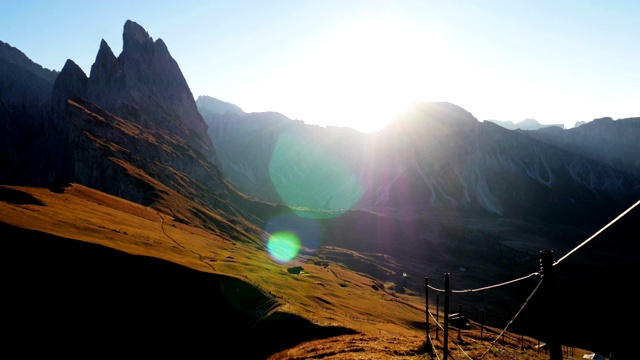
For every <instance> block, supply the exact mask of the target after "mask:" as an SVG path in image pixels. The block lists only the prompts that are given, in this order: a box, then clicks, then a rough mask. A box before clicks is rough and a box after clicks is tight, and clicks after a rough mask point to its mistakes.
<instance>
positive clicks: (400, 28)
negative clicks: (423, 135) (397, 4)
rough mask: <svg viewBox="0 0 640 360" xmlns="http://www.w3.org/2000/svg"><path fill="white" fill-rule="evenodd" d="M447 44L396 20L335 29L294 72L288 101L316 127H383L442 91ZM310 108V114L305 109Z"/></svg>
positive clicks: (368, 21)
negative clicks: (407, 109) (307, 116)
mask: <svg viewBox="0 0 640 360" xmlns="http://www.w3.org/2000/svg"><path fill="white" fill-rule="evenodd" d="M443 55H446V49H445V46H443V45H442V44H440V43H439V42H438V41H437V39H436V38H434V37H433V36H431V35H429V34H426V33H424V32H421V31H419V30H416V29H411V28H410V27H409V26H407V25H404V24H403V23H401V22H400V21H398V20H396V19H394V18H392V17H380V16H377V17H367V18H362V19H359V20H354V21H352V22H350V23H348V24H343V25H342V26H339V27H337V28H335V29H334V31H333V32H331V33H330V34H329V35H328V36H327V37H326V38H325V40H324V41H321V42H319V43H318V44H314V45H313V46H311V48H310V50H309V51H308V52H307V53H306V54H305V56H304V57H303V58H302V61H299V62H297V63H296V64H297V65H296V66H295V67H294V68H293V69H288V71H287V73H286V74H287V75H286V77H288V79H285V81H284V82H282V83H284V84H295V86H294V88H295V89H294V90H289V91H288V97H289V99H290V100H292V103H293V104H294V105H293V106H294V107H297V108H299V109H300V111H299V113H307V114H310V113H311V114H313V115H312V116H314V118H313V119H310V118H306V119H304V118H303V119H302V120H305V121H307V120H308V121H307V122H310V123H325V124H331V125H338V126H349V127H353V128H355V129H358V130H360V131H364V132H370V131H374V130H378V129H381V128H382V127H384V126H385V125H386V124H387V123H388V122H389V121H390V120H392V118H393V117H394V116H395V115H397V114H398V113H399V112H400V111H402V110H403V109H404V108H405V107H406V105H407V104H409V103H411V102H413V101H422V99H427V98H432V97H434V96H435V95H436V93H437V92H439V91H441V90H442V88H441V87H439V86H434V85H436V84H442V83H443V80H444V79H442V78H441V77H442V75H440V74H441V72H440V71H439V70H441V69H442V68H443V67H446V66H447V64H445V62H444V61H443V59H444V58H446V56H443ZM302 109H304V111H302Z"/></svg>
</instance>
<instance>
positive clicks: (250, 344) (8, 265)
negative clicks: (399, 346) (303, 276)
mask: <svg viewBox="0 0 640 360" xmlns="http://www.w3.org/2000/svg"><path fill="white" fill-rule="evenodd" d="M0 233H1V234H3V235H2V241H3V243H2V246H3V251H2V253H3V255H4V256H3V259H2V262H1V263H2V273H3V274H4V275H3V285H2V292H3V294H4V295H3V307H2V308H3V311H2V318H3V321H2V327H3V329H4V330H5V331H4V334H5V335H4V339H3V344H4V346H3V348H4V349H3V351H9V350H12V351H16V352H15V353H16V354H21V356H39V355H47V356H55V355H64V356H70V357H79V356H89V357H93V356H94V355H98V354H100V355H106V354H111V355H114V356H120V355H123V354H127V356H143V357H150V356H159V355H165V356H167V355H174V356H179V357H181V358H188V357H190V356H195V355H199V356H209V357H213V358H219V357H220V356H223V357H224V358H243V359H264V358H265V357H266V356H268V355H269V354H271V353H273V352H276V351H279V350H283V349H286V348H288V347H291V346H293V345H296V344H298V343H300V342H302V341H305V340H308V339H313V338H323V337H328V336H335V335H341V334H347V333H353V331H350V330H347V329H343V328H339V327H320V326H317V325H313V324H311V323H310V322H308V321H307V320H304V319H303V318H300V317H297V316H295V315H290V314H281V313H274V314H273V315H272V316H270V317H268V318H264V319H260V318H259V317H258V315H257V314H256V312H255V308H256V307H257V306H258V305H262V304H265V303H267V302H269V301H272V299H270V298H269V297H268V295H265V294H263V293H262V292H260V291H259V290H258V289H256V288H255V287H253V286H252V285H250V284H248V283H247V282H244V281H242V280H239V279H237V278H233V277H229V276H224V275H216V274H210V273H204V272H200V271H196V270H193V269H190V268H188V267H184V266H181V265H178V264H174V263H171V262H168V261H165V260H161V259H157V258H153V257H146V256H136V255H131V254H127V253H125V252H122V251H119V250H115V249H111V248H108V247H105V246H101V245H97V244H91V243H86V242H82V241H77V240H72V239H65V238H60V237H57V236H54V235H50V234H45V233H40V232H36V231H30V230H26V229H20V228H16V227H12V226H10V225H7V224H5V223H1V222H0Z"/></svg>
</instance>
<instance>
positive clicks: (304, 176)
mask: <svg viewBox="0 0 640 360" xmlns="http://www.w3.org/2000/svg"><path fill="white" fill-rule="evenodd" d="M269 175H270V177H271V182H272V184H273V186H274V188H275V189H276V191H277V192H278V195H280V198H281V199H282V200H283V201H284V203H285V204H286V205H288V206H289V208H290V209H291V210H293V211H294V212H296V213H297V214H298V216H301V217H307V218H314V219H322V218H325V219H326V218H333V217H337V216H340V215H342V214H343V213H344V212H345V211H347V210H349V209H351V207H353V206H354V205H355V204H356V203H357V202H358V201H359V200H360V197H361V196H362V194H363V192H364V190H363V186H362V183H361V181H360V180H359V178H358V177H357V176H356V175H355V173H354V172H353V171H352V170H351V169H350V167H349V166H348V164H347V162H345V161H344V159H338V158H335V157H334V156H333V155H332V154H331V152H330V151H328V150H327V149H325V146H324V144H320V143H317V141H316V140H315V139H313V138H306V137H305V136H304V135H303V134H289V133H285V134H282V135H281V137H280V138H279V139H278V142H277V143H276V146H275V148H274V150H273V153H272V155H271V161H270V163H269Z"/></svg>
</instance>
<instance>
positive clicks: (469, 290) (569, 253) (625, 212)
mask: <svg viewBox="0 0 640 360" xmlns="http://www.w3.org/2000/svg"><path fill="white" fill-rule="evenodd" d="M639 205H640V201H638V202H636V203H635V204H633V205H632V206H631V207H629V208H628V209H627V210H625V211H624V212H622V213H621V214H620V215H619V216H617V217H616V218H615V219H613V220H612V221H611V222H609V223H608V224H607V225H605V226H604V227H602V228H601V229H599V230H598V231H596V232H595V233H594V234H593V235H592V236H590V237H589V238H587V239H586V240H585V241H583V242H582V243H580V244H579V245H578V246H576V247H575V248H573V249H572V250H570V251H569V252H567V253H566V254H565V255H564V256H562V257H561V258H560V259H558V260H557V261H555V262H553V263H551V264H550V266H551V267H553V266H556V265H558V264H559V263H561V262H562V261H564V260H566V259H567V258H568V257H569V256H571V255H572V254H574V253H575V252H576V251H577V250H579V249H580V248H581V247H583V246H584V245H586V244H587V243H589V242H590V241H592V240H593V239H595V238H596V237H597V236H598V235H600V234H601V233H602V232H603V231H605V230H606V229H607V228H609V227H610V226H612V225H613V224H615V223H616V222H617V221H619V220H620V219H621V218H623V217H624V216H625V215H627V214H628V213H629V212H630V211H632V210H633V209H634V208H636V207H637V206H639ZM541 261H542V260H541ZM538 275H544V274H543V271H537V272H533V273H531V274H528V275H525V276H522V277H519V278H515V279H512V280H509V281H505V282H501V283H498V284H494V285H490V286H484V287H480V288H473V289H462V290H451V289H448V292H449V293H472V292H480V291H485V290H489V289H495V288H499V287H502V286H507V285H511V284H514V283H517V282H520V281H522V280H526V279H529V278H531V277H533V276H538ZM542 283H543V279H541V280H540V281H539V282H538V284H537V285H536V287H535V288H534V290H533V291H532V292H531V294H530V295H529V296H528V297H527V299H526V300H525V301H524V303H523V304H522V306H521V307H520V309H519V310H518V311H517V312H516V314H515V315H514V316H513V317H512V318H511V319H510V320H509V321H508V323H507V324H506V326H505V327H504V329H502V331H501V332H500V334H498V336H497V337H496V339H495V340H493V341H492V342H491V343H490V346H489V348H488V349H487V350H486V351H485V352H484V354H483V355H482V356H481V357H480V359H482V358H484V356H485V355H486V354H488V353H489V352H490V351H491V349H492V348H493V347H494V346H495V345H496V343H497V341H498V340H499V339H500V337H502V336H503V335H504V333H505V332H506V331H507V329H508V328H509V326H510V325H511V324H512V323H513V322H514V321H515V319H516V318H517V317H518V315H520V313H521V312H522V311H523V309H524V308H525V306H526V305H527V304H528V303H529V302H530V300H531V299H532V297H533V295H534V294H535V293H536V292H537V291H538V290H539V289H540V287H541V285H542ZM427 289H431V290H434V291H437V292H444V293H445V294H446V293H447V290H444V289H440V288H437V287H434V286H431V285H427ZM427 312H428V313H429V316H430V317H431V319H433V320H434V322H435V324H436V326H437V327H438V328H439V329H442V330H443V331H447V330H446V329H444V328H443V327H442V326H441V325H440V323H439V322H438V321H437V319H436V318H434V316H433V314H432V313H431V311H429V308H428V306H427ZM447 315H448V314H445V316H447ZM428 333H429V329H428V328H427V335H428ZM427 339H428V340H429V341H430V342H431V344H432V346H433V342H432V341H431V337H430V336H429V335H428V336H427ZM456 345H457V346H458V347H459V349H460V350H461V352H462V353H463V354H464V355H465V356H466V357H467V358H469V359H471V357H469V355H468V354H467V353H466V352H465V351H464V349H462V348H461V347H460V345H459V344H456ZM444 347H445V349H446V347H447V344H445V346H444ZM434 351H435V346H434ZM436 356H437V355H436ZM444 356H445V358H446V354H445V355H444ZM438 359H439V358H438Z"/></svg>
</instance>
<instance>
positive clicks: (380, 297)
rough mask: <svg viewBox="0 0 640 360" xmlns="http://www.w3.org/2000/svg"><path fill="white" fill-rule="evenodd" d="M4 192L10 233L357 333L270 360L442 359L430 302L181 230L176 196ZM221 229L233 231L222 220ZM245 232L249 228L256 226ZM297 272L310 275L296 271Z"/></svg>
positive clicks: (470, 335) (0, 196) (334, 266)
mask: <svg viewBox="0 0 640 360" xmlns="http://www.w3.org/2000/svg"><path fill="white" fill-rule="evenodd" d="M0 190H1V191H0V219H2V222H4V223H6V224H8V225H10V226H14V227H19V228H23V229H29V230H34V231H38V232H42V233H48V234H52V235H56V236H59V237H63V238H68V239H74V240H77V241H82V242H89V243H95V244H99V245H103V246H106V247H109V248H112V249H116V250H120V251H123V252H126V253H129V254H133V255H144V256H149V257H154V258H158V259H162V260H166V261H170V262H173V263H176V264H179V265H182V266H185V267H188V268H191V269H194V270H198V271H201V272H206V273H212V274H220V275H228V276H232V277H236V278H239V279H241V280H243V281H246V282H247V283H249V284H252V285H253V286H255V287H257V288H259V289H260V290H262V291H263V292H264V293H265V294H269V295H270V296H272V297H273V299H274V305H273V306H272V307H270V308H269V309H267V310H266V312H265V314H264V316H268V315H270V314H273V313H287V314H294V315H297V316H300V317H302V318H305V319H307V320H308V321H310V322H312V323H314V324H318V325H326V326H340V327H344V328H349V329H352V330H353V331H354V332H355V334H351V335H342V336H337V337H332V338H328V339H315V340H314V339H309V341H307V342H304V343H302V344H300V345H298V346H295V347H293V348H291V349H287V350H284V351H281V352H278V353H276V354H273V355H272V356H271V357H270V358H269V360H287V359H310V358H314V359H436V358H438V359H441V358H442V346H443V342H442V340H443V336H442V331H440V334H439V338H438V339H434V341H433V345H434V347H435V349H436V352H435V353H431V351H430V349H429V346H426V344H425V340H426V334H425V327H424V326H425V316H426V315H425V299H424V295H418V294H415V293H413V292H411V291H407V292H406V293H396V292H394V291H392V290H390V289H392V288H393V284H392V283H387V284H384V283H382V286H373V285H375V284H378V285H380V284H381V283H380V282H379V280H378V279H374V278H372V277H371V276H369V275H366V274H362V273H358V272H355V271H352V270H350V269H349V268H348V264H341V263H330V265H329V266H321V265H319V264H318V262H317V261H316V260H317V259H316V257H315V254H314V253H313V252H312V251H309V250H307V249H302V251H301V252H300V253H299V255H298V257H297V258H296V259H294V260H293V261H291V262H289V263H287V264H280V263H278V262H276V261H274V260H272V259H271V257H270V256H269V255H268V254H267V251H266V250H265V245H264V241H263V239H259V238H251V237H250V236H249V235H243V236H244V237H243V236H240V237H239V236H237V235H234V236H230V235H229V234H230V232H229V231H228V230H226V231H217V232H216V231H211V230H205V229H204V228H202V227H200V226H195V225H194V224H193V223H191V224H190V223H189V221H184V219H183V220H181V221H177V219H176V217H175V216H174V215H173V214H172V210H170V209H171V206H172V203H171V200H169V199H170V198H169V197H168V196H167V197H165V198H163V199H161V200H160V201H159V202H158V205H157V206H150V207H145V206H142V205H139V204H135V203H132V202H129V201H126V200H123V199H120V198H118V197H114V196H111V195H107V194H104V193H102V192H99V191H96V190H93V189H89V188H87V187H84V186H81V185H77V184H71V185H70V186H68V187H66V188H64V189H62V191H52V190H50V189H46V188H35V187H17V186H3V187H0ZM170 195H173V194H170ZM175 201H178V200H175ZM181 201H184V199H183V200H181ZM175 206H188V205H187V204H186V203H182V205H175ZM183 213H184V212H183ZM210 216H212V217H215V216H216V214H210ZM219 221H220V222H221V223H225V224H226V225H225V226H227V225H229V224H228V222H226V220H224V219H223V218H221V217H220V218H219ZM236 225H237V224H236ZM242 226H244V227H245V228H248V227H250V226H251V224H243V225H242ZM238 233H241V234H247V233H248V232H247V233H245V232H242V231H239V232H238ZM234 237H235V238H234ZM295 266H301V267H302V268H303V269H304V271H303V272H302V273H300V274H292V273H290V272H288V269H289V268H291V267H295ZM81 270H82V269H78V271H81ZM430 324H431V331H430V335H431V336H432V337H433V336H434V334H435V332H434V331H435V330H434V329H435V325H434V321H433V320H430ZM222 327H223V325H222ZM293 331H295V329H294V330H293ZM450 331H451V332H450V335H449V347H450V349H451V350H450V351H451V353H450V354H451V358H454V359H464V358H472V359H480V358H483V359H546V358H548V354H546V353H545V352H544V351H543V350H540V351H539V350H537V349H536V348H535V347H536V345H538V342H537V340H535V339H530V338H524V337H521V336H519V335H516V334H507V336H505V337H502V338H501V339H500V340H499V341H495V340H496V339H497V336H498V334H499V332H500V330H498V329H492V328H491V329H490V328H486V327H485V328H484V329H483V338H480V325H479V324H476V323H472V324H471V326H470V327H469V329H462V330H461V331H460V334H461V337H460V338H458V330H457V329H453V330H450ZM494 341H495V342H494ZM429 353H431V354H429ZM587 353H590V352H589V351H586V350H580V349H574V350H572V351H571V352H570V353H569V354H567V357H572V358H575V359H581V358H582V356H583V355H584V354H587ZM483 355H484V356H483Z"/></svg>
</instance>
